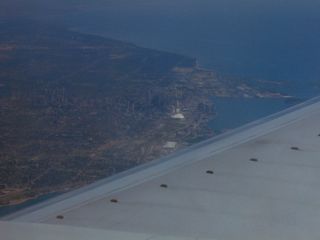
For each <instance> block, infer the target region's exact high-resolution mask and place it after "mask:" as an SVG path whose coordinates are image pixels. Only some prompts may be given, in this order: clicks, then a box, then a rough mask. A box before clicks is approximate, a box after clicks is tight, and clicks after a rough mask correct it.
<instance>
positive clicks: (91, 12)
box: [54, 0, 320, 131]
mask: <svg viewBox="0 0 320 240" xmlns="http://www.w3.org/2000/svg"><path fill="white" fill-rule="evenodd" d="M54 17H55V18H54V19H56V17H57V16H54ZM59 18H60V19H61V22H62V23H63V24H66V25H67V26H69V27H71V28H73V29H75V30H78V31H81V32H87V33H93V34H98V35H102V36H105V37H111V38H116V39H120V40H124V41H129V42H133V43H136V44H138V45H140V46H144V47H149V48H154V49H160V50H165V51H170V52H176V53H180V54H184V55H188V56H193V57H196V58H197V59H198V62H199V64H200V65H201V66H202V67H204V68H208V69H211V70H214V71H216V72H218V73H220V74H222V75H225V76H226V77H232V78H238V79H246V80H250V81H251V82H252V83H253V85H254V82H255V81H274V82H279V83H280V84H276V85H274V86H273V87H272V90H273V91H279V92H281V93H285V94H288V95H293V96H295V97H297V98H300V99H304V100H306V99H308V98H311V97H313V96H315V95H318V94H319V93H320V90H319V86H320V25H319V22H320V1H317V0H304V1H302V0H268V1H262V0H162V1H155V0H130V1H128V0H109V1H99V0H93V1H90V3H85V1H83V2H82V5H79V7H78V8H77V9H76V10H75V11H74V12H72V13H70V12H68V14H66V15H64V14H63V13H60V16H59ZM215 104H216V110H217V112H218V118H217V119H216V120H215V121H214V122H212V123H211V125H212V126H213V127H214V128H215V129H218V130H219V131H220V130H221V129H229V128H233V127H236V126H240V125H241V124H244V123H246V122H248V121H253V120H255V119H257V118H260V117H262V116H266V115H268V114H271V113H274V112H276V111H279V110H282V109H284V108H286V107H288V106H290V105H292V103H291V104H288V103H285V102H284V101H283V100H282V99H280V100H261V99H250V100H248V99H242V100H241V99H221V100H217V101H216V102H215ZM235 106H237V107H236V108H235ZM247 107H249V108H250V111H245V110H246V109H247ZM242 109H243V111H242ZM235 111H236V112H237V117H236V118H235V117H233V114H234V112H235ZM214 125H215V126H214Z"/></svg>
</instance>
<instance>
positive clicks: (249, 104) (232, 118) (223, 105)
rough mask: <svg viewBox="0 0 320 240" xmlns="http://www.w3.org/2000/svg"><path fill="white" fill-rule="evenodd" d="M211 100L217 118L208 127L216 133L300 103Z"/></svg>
mask: <svg viewBox="0 0 320 240" xmlns="http://www.w3.org/2000/svg"><path fill="white" fill-rule="evenodd" d="M212 100H213V103H214V106H215V111H216V113H217V116H216V118H215V119H214V120H213V121H211V122H210V127H211V128H212V129H213V130H214V131H215V132H216V133H223V132H225V131H228V130H230V129H234V128H236V127H240V126H242V125H244V124H246V123H249V122H252V121H254V120H257V119H260V118H263V117H266V116H268V115H270V114H272V113H275V112H280V111H281V110H284V109H286V108H288V107H291V106H293V105H294V104H297V103H299V102H301V101H299V100H288V99H266V98H219V97H215V98H213V99H212Z"/></svg>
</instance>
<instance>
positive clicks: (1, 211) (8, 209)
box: [0, 193, 61, 217]
mask: <svg viewBox="0 0 320 240" xmlns="http://www.w3.org/2000/svg"><path fill="white" fill-rule="evenodd" d="M60 194H61V193H48V194H45V195H42V196H40V197H37V198H35V199H30V200H28V201H25V202H24V203H21V204H17V205H11V206H5V207H0V217H1V216H5V215H8V214H11V213H14V212H16V211H19V210H22V209H24V208H27V207H30V206H32V205H35V204H37V203H41V202H44V201H46V200H48V199H50V198H52V197H56V196H58V195H60Z"/></svg>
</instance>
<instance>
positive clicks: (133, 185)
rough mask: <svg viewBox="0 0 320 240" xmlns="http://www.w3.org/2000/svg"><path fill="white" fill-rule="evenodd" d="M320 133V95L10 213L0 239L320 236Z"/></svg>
mask: <svg viewBox="0 0 320 240" xmlns="http://www.w3.org/2000/svg"><path fill="white" fill-rule="evenodd" d="M235 117H237V116H235ZM319 134H320V102H319V98H315V99H312V100H310V101H308V102H306V103H303V104H300V105H297V106H295V107H293V108H290V109H288V110H285V111H284V112H281V113H278V114H275V115H272V116H270V117H268V118H266V119H262V120H258V121H256V122H253V123H251V124H249V125H246V126H244V127H241V128H239V129H236V130H234V131H231V132H228V133H226V134H224V135H221V136H218V137H215V138H213V139H210V140H207V141H205V142H203V143H200V144H197V145H195V146H192V147H190V148H187V149H185V150H182V151H179V152H177V153H174V154H172V155H170V156H167V157H164V158H162V159H159V160H157V161H154V162H151V163H149V164H146V165H143V166H140V167H138V168H135V169H132V170H129V171H127V172H125V173H121V174H119V175H116V176H114V177H111V178H107V179H104V180H101V181H99V182H96V183H94V184H92V185H90V186H87V187H84V188H81V189H79V190H76V191H74V192H71V193H66V194H64V195H61V196H59V197H56V198H53V199H51V200H48V201H47V202H44V203H41V204H38V205H35V206H33V207H30V208H28V209H25V210H22V211H20V212H17V213H15V214H12V215H9V216H7V217H5V218H3V219H2V222H1V223H0V234H1V235H0V238H1V239H8V240H13V239H24V240H29V239H30V240H31V239H32V240H33V239H112V240H113V239H123V240H126V239H143V240H147V239H148V240H149V239H152V240H154V239H216V240H220V239H221V240H233V239H237V240H239V239H243V240H251V239H252V240H257V239H259V240H264V239H265V240H267V239H268V240H270V239H288V240H289V239H290V240H294V239H299V240H301V239H320V231H319V226H320V208H319V203H320V173H319V170H320V135H319Z"/></svg>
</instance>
